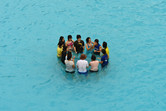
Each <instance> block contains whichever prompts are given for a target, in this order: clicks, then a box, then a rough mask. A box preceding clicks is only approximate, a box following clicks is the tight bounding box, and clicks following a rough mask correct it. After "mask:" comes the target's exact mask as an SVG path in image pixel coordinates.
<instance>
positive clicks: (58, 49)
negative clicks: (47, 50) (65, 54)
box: [57, 42, 63, 57]
mask: <svg viewBox="0 0 166 111" xmlns="http://www.w3.org/2000/svg"><path fill="white" fill-rule="evenodd" d="M62 51H63V43H62V42H59V43H58V48H57V56H58V57H61V56H62Z"/></svg>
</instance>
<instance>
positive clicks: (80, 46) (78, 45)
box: [74, 35, 85, 53]
mask: <svg viewBox="0 0 166 111" xmlns="http://www.w3.org/2000/svg"><path fill="white" fill-rule="evenodd" d="M84 49H85V46H84V41H83V40H81V35H77V40H76V41H75V42H74V51H75V53H83V52H84Z"/></svg>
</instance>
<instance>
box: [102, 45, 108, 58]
mask: <svg viewBox="0 0 166 111" xmlns="http://www.w3.org/2000/svg"><path fill="white" fill-rule="evenodd" d="M103 48H104V49H105V51H106V54H107V55H108V59H109V49H108V46H107V42H103Z"/></svg>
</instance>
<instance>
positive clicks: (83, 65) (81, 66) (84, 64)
mask: <svg viewBox="0 0 166 111" xmlns="http://www.w3.org/2000/svg"><path fill="white" fill-rule="evenodd" d="M85 59H86V55H85V54H81V57H80V60H78V61H77V64H76V66H77V68H78V73H79V74H88V70H87V68H88V67H89V64H88V61H86V60H85Z"/></svg>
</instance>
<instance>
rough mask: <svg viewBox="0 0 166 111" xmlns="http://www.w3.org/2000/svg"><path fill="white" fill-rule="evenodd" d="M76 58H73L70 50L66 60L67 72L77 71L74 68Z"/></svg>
mask: <svg viewBox="0 0 166 111" xmlns="http://www.w3.org/2000/svg"><path fill="white" fill-rule="evenodd" d="M74 59H75V57H73V59H72V53H71V52H68V56H67V60H65V65H66V72H67V73H74V72H75V70H74V68H75V64H74Z"/></svg>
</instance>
